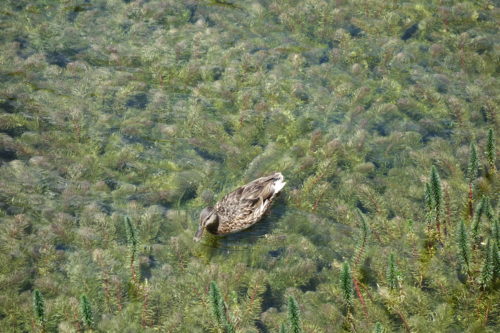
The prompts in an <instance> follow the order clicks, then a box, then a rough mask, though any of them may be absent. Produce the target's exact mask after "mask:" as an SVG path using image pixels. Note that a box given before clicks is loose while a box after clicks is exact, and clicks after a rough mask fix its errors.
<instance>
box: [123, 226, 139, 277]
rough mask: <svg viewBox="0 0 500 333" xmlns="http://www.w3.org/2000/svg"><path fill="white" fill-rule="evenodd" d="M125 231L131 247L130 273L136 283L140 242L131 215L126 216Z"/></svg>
mask: <svg viewBox="0 0 500 333" xmlns="http://www.w3.org/2000/svg"><path fill="white" fill-rule="evenodd" d="M125 231H126V233H127V245H128V248H129V255H130V273H131V274H132V281H133V282H134V283H136V282H137V273H136V270H135V261H136V254H137V243H138V242H137V236H136V232H135V229H134V226H133V224H132V221H131V220H130V217H128V216H125Z"/></svg>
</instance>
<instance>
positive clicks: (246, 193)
mask: <svg viewBox="0 0 500 333" xmlns="http://www.w3.org/2000/svg"><path fill="white" fill-rule="evenodd" d="M285 184H286V183H285V182H284V177H283V175H282V174H281V173H280V172H276V173H273V174H272V175H269V176H265V177H261V178H257V179H255V180H253V181H252V182H250V183H248V184H246V185H243V186H241V187H238V188H237V189H236V190H234V191H233V192H231V193H228V194H226V195H225V196H224V197H223V198H222V199H221V200H220V201H218V202H217V203H216V204H215V206H214V207H209V208H205V209H203V210H202V212H201V213H200V225H199V228H198V231H197V233H196V235H195V237H194V239H195V240H199V239H200V238H201V236H202V234H203V230H204V229H206V230H207V231H208V232H210V233H212V234H214V235H225V234H230V233H234V232H238V231H241V230H244V229H247V228H249V227H251V226H252V225H254V224H255V223H257V222H258V221H260V219H261V218H262V216H263V215H264V214H265V213H266V212H267V211H268V210H269V208H270V207H271V204H272V202H273V200H274V199H275V198H276V195H277V194H278V193H279V192H280V191H281V190H282V189H283V187H284V186H285Z"/></svg>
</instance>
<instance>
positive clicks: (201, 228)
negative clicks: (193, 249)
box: [193, 225, 205, 242]
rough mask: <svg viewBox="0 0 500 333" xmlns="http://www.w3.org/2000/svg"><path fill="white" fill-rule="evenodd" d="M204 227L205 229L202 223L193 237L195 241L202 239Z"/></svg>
mask: <svg viewBox="0 0 500 333" xmlns="http://www.w3.org/2000/svg"><path fill="white" fill-rule="evenodd" d="M203 229H205V228H203V227H202V226H201V225H200V226H199V227H198V231H196V234H195V235H194V237H193V240H194V241H195V242H199V241H200V239H201V236H202V235H203Z"/></svg>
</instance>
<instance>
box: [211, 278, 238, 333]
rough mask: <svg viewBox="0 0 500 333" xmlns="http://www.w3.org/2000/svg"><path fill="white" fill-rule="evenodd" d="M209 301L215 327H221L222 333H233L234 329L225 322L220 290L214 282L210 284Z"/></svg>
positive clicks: (224, 309)
mask: <svg viewBox="0 0 500 333" xmlns="http://www.w3.org/2000/svg"><path fill="white" fill-rule="evenodd" d="M209 300H210V304H211V305H212V314H213V316H214V317H215V322H216V323H217V326H219V327H222V328H223V329H224V332H226V333H233V332H234V331H235V330H234V327H233V325H232V324H231V323H230V322H229V321H228V320H227V316H226V306H225V305H224V299H223V298H222V295H221V293H220V289H219V287H218V286H217V284H216V283H215V281H212V282H210V289H209Z"/></svg>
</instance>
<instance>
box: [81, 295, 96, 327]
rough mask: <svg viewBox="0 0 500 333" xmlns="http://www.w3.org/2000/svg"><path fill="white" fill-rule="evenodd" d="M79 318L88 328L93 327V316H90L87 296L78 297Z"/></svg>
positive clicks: (90, 309)
mask: <svg viewBox="0 0 500 333" xmlns="http://www.w3.org/2000/svg"><path fill="white" fill-rule="evenodd" d="M80 316H81V318H82V321H83V324H84V325H85V326H87V327H88V328H92V327H93V326H94V316H93V314H92V307H91V305H90V302H89V299H88V298H87V295H85V294H82V295H81V296H80Z"/></svg>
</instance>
